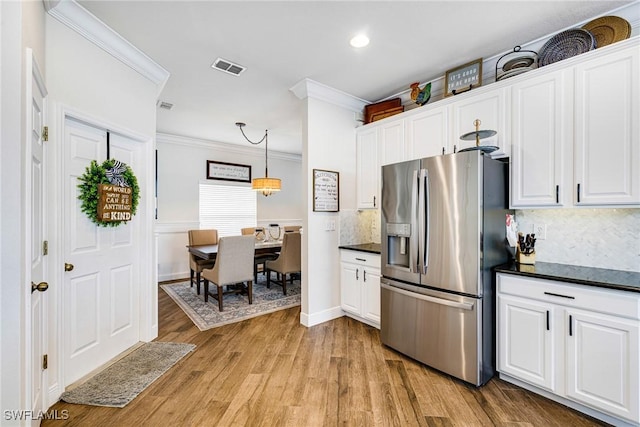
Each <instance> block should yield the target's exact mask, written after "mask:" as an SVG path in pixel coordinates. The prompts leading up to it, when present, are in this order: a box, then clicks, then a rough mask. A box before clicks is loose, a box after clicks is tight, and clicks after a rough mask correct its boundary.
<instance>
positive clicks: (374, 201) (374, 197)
mask: <svg viewBox="0 0 640 427" xmlns="http://www.w3.org/2000/svg"><path fill="white" fill-rule="evenodd" d="M373 207H374V208H375V207H376V196H373Z"/></svg>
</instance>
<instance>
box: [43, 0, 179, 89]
mask: <svg viewBox="0 0 640 427" xmlns="http://www.w3.org/2000/svg"><path fill="white" fill-rule="evenodd" d="M43 2H44V7H45V9H46V11H47V12H48V13H49V15H51V16H52V17H54V18H55V19H57V20H58V21H60V22H61V23H63V24H65V25H66V26H67V27H69V28H71V29H72V30H74V31H76V32H77V33H78V34H80V35H81V36H82V37H84V38H85V39H87V40H89V41H90V42H92V43H93V44H95V45H96V46H98V47H99V48H101V49H102V50H104V51H105V52H107V53H109V54H110V55H112V56H113V57H115V58H116V59H118V60H120V61H122V62H123V63H124V64H125V65H127V66H129V67H131V68H132V69H133V70H135V71H137V72H138V73H140V74H141V75H142V76H143V77H145V78H147V79H148V80H150V81H151V82H152V83H154V84H155V85H156V86H158V94H159V93H160V92H162V89H163V88H164V85H165V84H166V83H167V80H168V79H169V75H170V73H169V71H167V70H166V69H164V68H163V67H162V66H160V65H159V64H158V63H157V62H155V61H154V60H153V59H151V58H150V57H148V56H147V55H145V54H144V53H143V52H142V51H141V50H140V49H138V48H137V47H135V46H134V45H132V44H131V43H130V42H129V41H127V40H126V39H125V38H124V37H122V36H121V35H120V34H118V33H117V32H115V31H114V30H113V29H112V28H111V27H109V26H108V25H107V24H105V23H104V22H102V21H101V20H100V19H98V18H97V17H96V16H95V15H93V14H92V13H91V12H89V11H88V10H87V9H85V8H84V7H82V6H81V5H79V4H78V3H77V2H76V1H75V0H43Z"/></svg>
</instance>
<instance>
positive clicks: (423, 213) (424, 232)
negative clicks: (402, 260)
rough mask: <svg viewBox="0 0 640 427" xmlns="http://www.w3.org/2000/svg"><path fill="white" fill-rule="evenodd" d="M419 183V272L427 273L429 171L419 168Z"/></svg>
mask: <svg viewBox="0 0 640 427" xmlns="http://www.w3.org/2000/svg"><path fill="white" fill-rule="evenodd" d="M420 185H421V186H422V191H423V194H422V195H421V196H420V207H419V216H420V219H419V221H420V231H419V232H420V250H419V252H420V254H421V257H422V258H421V260H420V261H421V262H420V265H421V266H422V269H421V271H420V273H421V274H427V267H429V231H430V230H429V172H428V171H427V170H426V169H421V170H420Z"/></svg>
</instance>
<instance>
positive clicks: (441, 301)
mask: <svg viewBox="0 0 640 427" xmlns="http://www.w3.org/2000/svg"><path fill="white" fill-rule="evenodd" d="M380 287H381V288H384V289H387V290H389V291H391V292H395V293H398V294H401V295H405V296H408V297H411V298H416V299H419V300H422V301H428V302H432V303H434V304H440V305H446V306H447V307H453V308H460V309H462V310H473V305H474V304H472V303H466V302H456V301H449V300H448V299H442V298H438V297H432V296H430V295H423V294H418V293H416V292H411V291H407V290H404V289H400V288H396V287H394V286H390V285H387V284H386V283H381V284H380Z"/></svg>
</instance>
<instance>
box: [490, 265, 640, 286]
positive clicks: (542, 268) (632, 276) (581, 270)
mask: <svg viewBox="0 0 640 427" xmlns="http://www.w3.org/2000/svg"><path fill="white" fill-rule="evenodd" d="M495 271H496V272H498V273H509V274H515V275H518V276H527V277H534V278H538V279H549V280H558V281H562V282H568V283H577V284H579V285H587V286H597V287H601V288H610V289H618V290H623V291H631V292H640V273H637V272H633V271H621V270H608V269H606V268H593V267H580V266H577V265H566V264H554V263H549V262H536V263H535V264H534V265H521V264H517V263H515V262H512V263H509V264H503V265H499V266H497V267H495Z"/></svg>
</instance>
